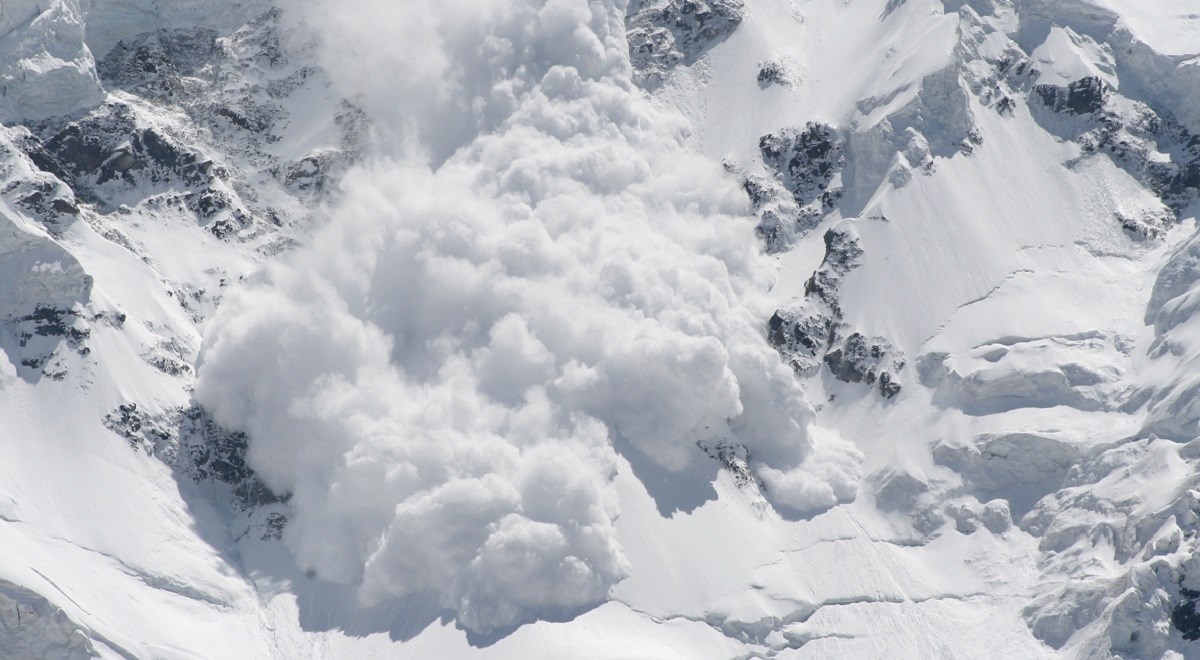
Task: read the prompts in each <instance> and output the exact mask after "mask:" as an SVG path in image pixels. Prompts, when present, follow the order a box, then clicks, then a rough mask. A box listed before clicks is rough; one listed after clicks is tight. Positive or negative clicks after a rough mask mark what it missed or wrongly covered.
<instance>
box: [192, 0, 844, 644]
mask: <svg viewBox="0 0 1200 660" xmlns="http://www.w3.org/2000/svg"><path fill="white" fill-rule="evenodd" d="M324 9H325V8H324V7H321V6H317V7H310V8H309V11H310V20H315V21H320V23H319V24H320V25H322V26H323V30H324V31H325V49H324V50H325V53H324V60H325V62H324V63H325V65H326V66H327V67H328V69H329V70H330V72H331V73H332V75H333V78H334V79H335V81H337V83H338V84H339V85H341V86H342V87H343V90H342V91H344V92H346V93H347V94H349V95H351V96H353V97H354V98H357V99H358V100H359V102H360V103H361V104H362V106H363V107H364V108H365V109H366V111H367V113H368V114H369V115H370V117H371V119H372V121H373V122H374V124H375V129H376V130H375V132H376V135H375V155H374V156H373V157H372V158H370V159H369V162H368V163H367V164H365V165H363V166H361V167H359V168H358V169H356V170H355V171H352V172H351V173H350V174H349V175H348V176H347V178H346V179H345V181H344V184H343V187H344V190H343V194H342V197H341V201H339V202H338V203H337V206H336V207H335V208H334V209H332V210H331V212H330V213H331V217H330V218H329V220H328V223H327V225H326V226H325V228H324V229H322V230H321V231H319V232H318V233H317V235H316V236H315V237H314V238H313V240H312V241H311V246H310V247H306V248H304V249H302V250H299V251H297V252H295V253H293V254H291V255H290V256H288V257H287V258H285V259H283V260H280V261H277V262H276V263H273V264H271V265H270V266H268V267H267V268H266V269H265V270H264V271H263V272H262V273H260V275H258V276H257V277H256V278H254V279H253V280H252V281H249V282H247V283H246V284H245V285H244V286H241V287H240V288H238V289H237V290H235V291H233V292H231V293H230V294H229V295H228V296H227V298H226V301H225V302H224V303H223V306H222V308H221V309H220V311H219V312H218V314H217V316H216V318H215V319H214V321H213V323H212V325H211V327H210V329H209V331H208V333H207V336H206V339H205V346H204V349H203V352H202V355H201V366H200V370H199V380H198V383H197V386H196V397H197V399H198V400H199V402H200V403H201V404H203V405H204V406H205V407H207V408H208V409H210V410H211V411H212V413H213V414H214V415H215V416H216V418H217V419H218V421H220V422H221V423H222V424H225V425H228V426H230V427H234V428H238V429H243V430H245V431H247V432H248V433H249V435H250V438H251V443H250V448H249V453H248V461H249V463H250V465H251V466H252V467H253V468H254V469H255V470H257V471H258V472H259V473H260V475H261V476H262V477H263V479H264V480H265V481H266V482H267V483H268V485H269V486H270V487H271V488H273V489H275V490H276V491H278V492H281V493H284V492H286V493H291V495H292V497H291V506H292V508H293V512H294V514H293V517H292V520H291V522H290V523H289V525H288V527H287V529H286V531H285V537H284V538H285V541H286V542H287V544H288V546H289V548H290V549H291V550H292V552H293V553H294V555H295V557H296V560H297V562H298V564H299V565H300V566H301V567H302V568H305V569H311V570H314V571H315V572H316V573H317V574H318V575H319V576H320V577H322V578H324V579H328V580H332V581H336V582H341V583H346V584H353V585H357V588H358V590H359V593H360V595H361V597H362V599H363V601H364V602H365V603H372V602H380V601H382V600H386V599H390V598H396V597H404V596H409V595H414V594H426V595H429V594H432V595H434V596H436V597H437V598H438V600H439V601H440V603H441V604H442V605H443V606H444V607H446V608H448V609H449V610H451V611H454V612H456V613H457V617H458V622H459V624H460V625H462V626H463V627H465V628H467V629H468V630H472V631H476V632H481V633H487V632H489V631H492V630H495V629H497V628H503V627H508V626H513V625H517V624H520V623H522V622H526V621H530V620H533V619H536V618H538V617H542V616H561V615H563V614H569V613H570V612H573V611H578V610H580V609H582V608H586V607H590V606H593V605H595V604H597V603H599V602H602V601H603V600H604V599H605V598H606V597H607V595H608V593H609V591H610V589H611V587H612V586H613V585H614V584H616V583H617V582H619V581H620V580H621V579H622V578H623V577H624V576H625V575H627V573H628V571H629V569H630V567H629V565H628V562H627V560H626V559H625V557H624V555H623V553H622V550H621V547H620V546H619V544H618V543H617V541H616V537H615V534H614V528H613V522H614V519H615V518H616V516H617V515H618V513H619V511H618V507H619V503H618V501H617V496H616V491H615V488H614V487H613V484H612V480H613V477H614V475H615V473H616V471H617V469H618V465H619V460H618V454H617V452H616V451H615V450H614V448H613V447H614V442H613V441H614V439H617V438H619V439H620V440H622V442H621V443H618V444H619V446H623V447H631V448H632V449H630V450H629V451H635V452H638V453H639V454H641V458H643V459H648V460H651V461H653V462H654V463H656V464H657V465H659V466H661V467H662V468H663V469H667V470H676V471H677V470H683V469H686V468H687V467H689V465H691V464H693V463H694V462H696V461H706V460H712V459H710V458H708V457H707V456H706V455H705V454H704V452H702V451H701V450H700V449H699V448H698V447H697V445H698V444H712V443H716V442H731V443H737V444H741V445H744V446H745V447H746V448H747V450H748V451H749V453H750V455H751V457H752V463H751V465H752V468H753V469H754V470H755V472H756V474H757V475H758V477H759V478H760V479H761V480H762V481H763V482H764V484H765V486H766V494H767V497H768V499H770V500H771V501H772V503H774V504H776V505H777V506H779V507H780V508H781V509H783V510H787V511H792V512H804V511H810V510H815V509H821V508H825V507H829V506H832V505H834V504H836V503H837V502H841V501H847V500H850V499H853V497H854V494H855V491H856V489H857V486H858V480H859V463H860V460H861V456H860V455H859V454H858V453H857V451H856V450H855V449H854V448H853V447H852V446H850V445H849V444H842V443H840V442H838V441H836V440H833V441H823V442H822V444H820V445H817V444H814V441H813V440H812V438H811V437H810V435H809V433H808V431H807V427H808V425H809V424H810V423H811V419H812V416H813V412H812V409H811V407H810V406H809V404H808V403H807V402H805V400H804V398H803V394H802V392H801V390H800V388H799V386H798V384H797V383H796V381H795V379H794V377H793V376H792V374H791V372H790V370H789V369H788V368H787V367H786V366H784V365H783V364H782V362H781V361H780V359H779V357H778V356H777V354H776V353H775V352H774V350H773V349H772V348H771V347H770V346H769V345H768V343H767V341H766V337H765V319H766V318H767V316H769V313H770V309H769V308H768V307H767V306H766V302H765V298H764V297H763V293H764V292H765V291H766V290H767V288H768V287H769V285H770V277H771V269H770V264H769V262H768V261H767V260H766V258H765V257H764V256H762V254H761V251H760V248H759V246H758V245H757V243H756V239H755V237H754V235H753V223H752V222H751V221H750V220H748V219H747V218H746V217H745V212H746V209H745V199H744V195H742V194H741V192H740V191H739V190H738V188H737V186H736V183H735V182H733V181H732V180H731V179H730V178H728V177H727V176H725V174H724V173H723V171H722V169H721V168H720V167H719V166H718V165H717V164H715V163H712V162H710V161H707V160H705V159H702V158H700V157H699V156H697V155H693V154H692V153H690V152H689V151H688V150H687V149H686V148H685V146H684V144H683V141H684V139H685V137H686V127H685V125H684V123H683V122H682V120H681V119H680V118H678V117H675V116H671V115H666V114H663V113H661V112H659V111H656V110H654V109H653V108H652V107H651V106H650V105H649V104H648V103H647V102H646V101H644V100H643V99H642V98H640V97H639V95H638V92H637V90H636V89H635V88H634V87H633V86H632V84H631V83H630V67H629V61H628V55H627V45H626V42H625V35H624V26H623V17H624V10H625V7H624V3H623V2H620V1H618V0H591V1H588V0H548V1H541V2H537V1H533V0H488V1H486V2H482V1H479V0H455V1H449V2H445V1H441V0H438V1H432V0H430V1H425V2H422V1H416V0H414V1H411V2H404V3H394V2H391V1H384V0H353V1H352V2H350V6H347V4H346V3H344V2H343V3H338V4H337V11H336V12H332V11H331V12H329V13H328V14H326V13H325V11H324Z"/></svg>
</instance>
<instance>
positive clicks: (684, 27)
mask: <svg viewBox="0 0 1200 660" xmlns="http://www.w3.org/2000/svg"><path fill="white" fill-rule="evenodd" d="M742 8H743V3H742V0H634V1H633V2H631V3H630V4H629V8H628V10H627V11H628V14H627V16H626V21H625V24H626V27H627V36H628V38H629V57H630V60H631V63H632V64H633V70H634V81H635V82H636V83H637V84H639V85H641V86H643V87H646V88H649V89H653V88H656V87H658V86H659V85H661V84H662V82H663V80H664V79H665V77H666V76H667V74H668V73H669V72H670V71H671V69H673V68H675V67H677V66H680V65H690V64H692V63H693V62H695V61H696V60H697V59H699V57H700V56H701V55H703V54H704V52H705V51H707V50H708V49H710V48H712V47H713V46H715V45H716V44H718V43H720V42H721V41H723V40H725V39H726V38H727V37H728V36H729V35H730V34H732V33H733V31H734V30H736V29H737V27H738V25H740V24H741V22H742Z"/></svg>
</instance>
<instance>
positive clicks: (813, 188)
mask: <svg viewBox="0 0 1200 660" xmlns="http://www.w3.org/2000/svg"><path fill="white" fill-rule="evenodd" d="M758 148H759V151H760V152H761V154H762V159H763V164H765V165H766V166H767V167H768V168H769V169H771V170H773V171H774V172H775V174H776V176H777V177H778V178H779V181H780V183H782V184H783V187H784V188H787V190H788V191H790V192H791V193H792V197H793V198H794V199H795V200H796V203H797V204H799V205H800V206H801V207H805V206H808V205H809V204H812V203H814V202H818V201H819V202H820V207H821V209H822V210H825V211H828V210H829V209H831V208H833V205H834V203H836V202H837V200H838V199H839V198H840V197H841V194H842V191H841V188H840V187H838V186H831V184H833V183H834V177H835V176H837V175H839V174H840V173H841V171H842V168H843V167H845V165H846V153H845V148H844V146H843V145H842V142H841V140H839V139H838V137H837V133H836V131H835V129H834V128H833V127H832V126H828V125H826V124H819V123H814V122H809V123H808V124H807V125H806V126H805V127H804V128H803V129H796V128H787V129H784V130H782V131H780V132H779V133H772V134H768V135H764V136H762V137H761V138H759V141H758Z"/></svg>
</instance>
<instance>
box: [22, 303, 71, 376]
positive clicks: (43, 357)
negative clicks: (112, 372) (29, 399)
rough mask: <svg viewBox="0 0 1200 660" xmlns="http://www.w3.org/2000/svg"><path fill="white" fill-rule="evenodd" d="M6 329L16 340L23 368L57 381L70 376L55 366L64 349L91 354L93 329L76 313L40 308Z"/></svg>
mask: <svg viewBox="0 0 1200 660" xmlns="http://www.w3.org/2000/svg"><path fill="white" fill-rule="evenodd" d="M4 325H5V326H7V329H8V330H9V332H11V333H12V335H13V337H14V338H15V339H16V342H17V343H16V348H17V350H18V351H19V355H20V363H21V365H22V366H25V367H28V368H29V369H32V370H34V371H39V372H41V373H42V375H43V376H47V377H49V378H51V379H53V380H62V379H63V378H64V377H65V376H66V371H65V368H64V367H63V365H62V364H52V363H56V362H57V360H56V359H55V358H57V357H61V355H60V350H59V347H60V345H63V346H65V347H66V349H67V350H70V351H74V352H76V353H78V354H79V355H82V356H86V355H88V354H89V353H91V349H90V348H88V347H87V346H86V345H85V342H86V341H87V339H88V337H90V336H91V329H90V328H89V326H88V324H87V321H86V320H85V319H83V318H81V317H80V316H79V314H78V313H77V311H76V310H75V309H65V308H62V307H55V306H52V305H41V304H39V305H37V306H36V307H35V308H34V310H33V311H32V312H31V313H29V314H24V315H21V316H16V317H13V318H10V319H8V320H6V321H5V322H4Z"/></svg>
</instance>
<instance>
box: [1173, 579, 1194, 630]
mask: <svg viewBox="0 0 1200 660" xmlns="http://www.w3.org/2000/svg"><path fill="white" fill-rule="evenodd" d="M1198 601H1200V591H1195V590H1193V589H1188V588H1187V587H1185V586H1183V578H1180V584H1179V601H1178V602H1177V603H1175V607H1174V608H1172V609H1171V625H1172V626H1174V627H1175V629H1176V630H1178V631H1179V632H1180V633H1181V634H1182V635H1183V638H1184V639H1185V640H1187V641H1189V642H1194V641H1196V640H1198V639H1200V611H1197V610H1196V603H1197V602H1198Z"/></svg>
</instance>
